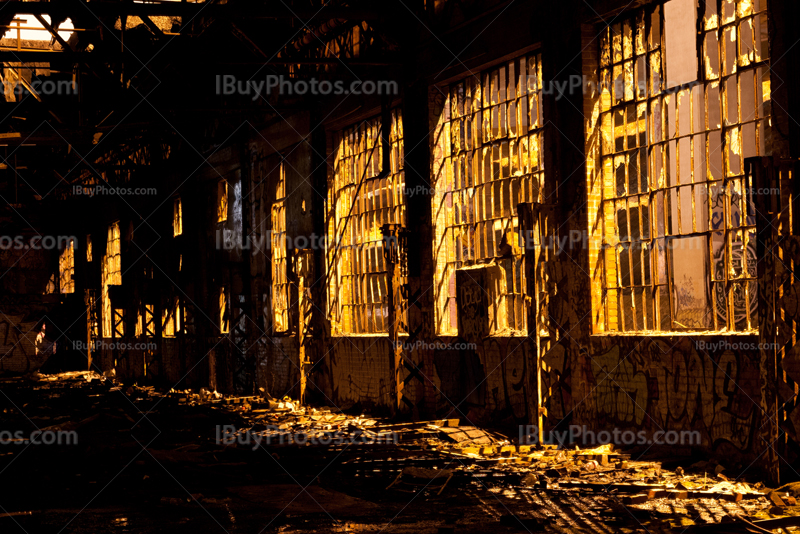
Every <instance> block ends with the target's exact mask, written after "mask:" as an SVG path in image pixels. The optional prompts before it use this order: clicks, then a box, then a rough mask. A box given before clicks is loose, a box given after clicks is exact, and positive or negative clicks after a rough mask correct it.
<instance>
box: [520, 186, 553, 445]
mask: <svg viewBox="0 0 800 534" xmlns="http://www.w3.org/2000/svg"><path fill="white" fill-rule="evenodd" d="M517 216H518V217H519V225H520V239H521V241H522V245H523V247H524V248H523V250H524V253H523V258H524V262H523V264H524V273H525V297H524V302H525V310H526V319H527V320H526V322H527V329H528V334H529V335H530V334H531V331H532V330H533V339H534V342H535V346H536V366H535V373H534V376H533V377H532V378H533V381H534V387H535V390H536V406H535V408H536V421H537V426H538V432H539V443H543V439H544V419H545V417H547V409H546V407H545V406H544V405H543V402H544V399H543V393H542V362H543V358H544V354H545V353H546V352H547V350H548V349H549V345H550V341H551V335H552V334H553V331H552V330H553V329H552V325H551V322H550V294H549V291H548V289H549V287H548V283H547V274H548V269H549V266H550V263H551V262H552V261H553V259H554V258H553V254H554V252H553V251H551V250H550V246H549V243H548V242H549V241H551V240H552V239H553V238H554V237H555V231H556V227H555V224H554V223H555V206H553V205H552V204H541V203H539V202H532V203H530V202H522V203H519V204H517Z"/></svg>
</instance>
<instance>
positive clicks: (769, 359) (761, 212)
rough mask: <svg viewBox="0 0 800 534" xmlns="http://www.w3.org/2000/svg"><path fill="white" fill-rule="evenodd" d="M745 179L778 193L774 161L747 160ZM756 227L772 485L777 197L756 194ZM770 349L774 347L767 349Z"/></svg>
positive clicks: (775, 460)
mask: <svg viewBox="0 0 800 534" xmlns="http://www.w3.org/2000/svg"><path fill="white" fill-rule="evenodd" d="M745 173H746V174H745V176H746V177H747V178H750V177H752V178H753V185H754V187H755V189H756V191H760V192H762V193H763V192H764V191H774V189H773V188H774V187H776V185H780V186H782V185H783V184H778V180H776V177H775V166H774V164H773V161H772V160H771V159H770V158H751V159H747V160H745ZM754 200H755V204H756V226H757V228H760V229H761V231H760V232H758V233H757V234H756V236H757V245H756V246H757V255H758V257H759V258H760V261H759V262H758V264H757V274H758V278H759V282H758V286H759V291H758V318H759V341H761V343H760V344H759V345H760V350H759V352H760V366H761V376H762V377H763V382H764V383H763V385H762V392H761V395H762V398H761V403H762V409H763V410H764V411H765V416H766V417H767V425H768V426H769V429H768V431H767V432H766V435H767V441H768V443H766V444H765V445H766V447H767V454H766V455H765V456H766V458H767V460H766V464H767V472H768V478H769V479H770V482H771V483H773V484H776V485H778V484H779V483H780V463H779V457H778V454H777V451H776V450H775V446H776V444H777V441H778V439H779V432H780V428H779V425H778V417H779V414H780V411H779V406H778V402H779V399H778V385H779V384H778V380H779V379H780V377H779V376H778V347H777V344H778V336H777V319H778V310H777V302H776V301H777V298H776V280H775V278H776V273H775V261H774V255H773V248H774V247H776V246H777V243H778V240H779V236H778V235H777V229H776V228H775V227H774V225H773V224H774V222H775V221H774V219H775V217H776V216H778V215H779V213H780V212H779V210H778V200H779V199H778V198H776V197H775V196H774V195H765V194H759V195H755V199H754ZM767 347H770V348H767Z"/></svg>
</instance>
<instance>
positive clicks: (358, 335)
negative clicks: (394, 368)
mask: <svg viewBox="0 0 800 534" xmlns="http://www.w3.org/2000/svg"><path fill="white" fill-rule="evenodd" d="M331 337H332V338H346V337H364V338H386V339H389V333H388V332H381V333H378V334H331ZM399 337H408V334H407V333H405V332H403V333H401V334H399Z"/></svg>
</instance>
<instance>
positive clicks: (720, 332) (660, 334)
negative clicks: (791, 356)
mask: <svg viewBox="0 0 800 534" xmlns="http://www.w3.org/2000/svg"><path fill="white" fill-rule="evenodd" d="M758 335H759V334H758V330H754V331H752V332H730V331H727V330H706V331H703V332H697V331H689V332H679V331H675V332H598V333H593V334H590V337H592V338H604V337H708V336H739V337H748V336H758Z"/></svg>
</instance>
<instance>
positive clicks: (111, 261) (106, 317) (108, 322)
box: [101, 222, 124, 337]
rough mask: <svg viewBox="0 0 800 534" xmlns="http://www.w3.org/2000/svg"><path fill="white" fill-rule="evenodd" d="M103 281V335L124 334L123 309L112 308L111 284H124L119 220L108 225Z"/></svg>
mask: <svg viewBox="0 0 800 534" xmlns="http://www.w3.org/2000/svg"><path fill="white" fill-rule="evenodd" d="M101 268H102V283H103V295H102V298H103V337H111V335H112V332H114V331H115V330H116V333H118V334H124V330H123V322H122V310H112V308H111V296H110V294H109V286H112V285H121V284H122V271H121V269H120V236H119V222H115V223H113V224H112V225H110V226H109V227H108V237H107V239H106V253H105V255H104V256H103V264H102V266H101Z"/></svg>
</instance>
